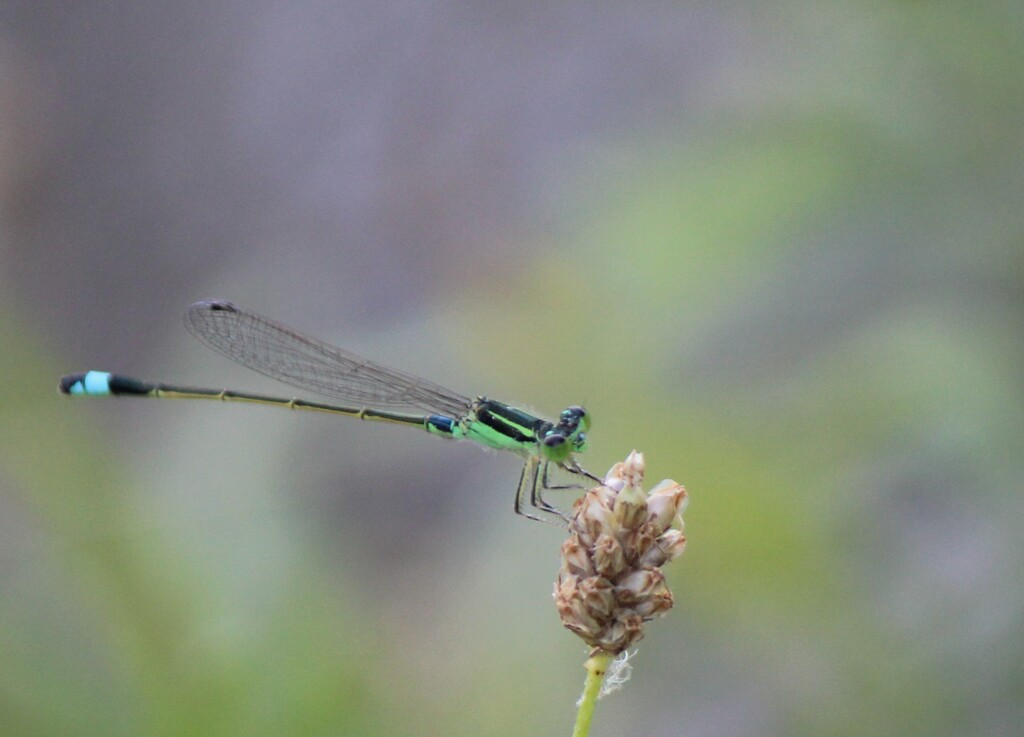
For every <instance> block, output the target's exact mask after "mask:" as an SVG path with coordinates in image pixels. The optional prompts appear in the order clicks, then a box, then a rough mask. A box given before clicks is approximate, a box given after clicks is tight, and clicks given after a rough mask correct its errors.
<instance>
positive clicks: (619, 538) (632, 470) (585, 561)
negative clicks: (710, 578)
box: [554, 451, 687, 655]
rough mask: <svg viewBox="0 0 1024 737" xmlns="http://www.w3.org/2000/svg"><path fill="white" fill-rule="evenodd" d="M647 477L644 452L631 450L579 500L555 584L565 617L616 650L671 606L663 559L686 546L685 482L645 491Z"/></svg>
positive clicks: (591, 640) (590, 638) (600, 645)
mask: <svg viewBox="0 0 1024 737" xmlns="http://www.w3.org/2000/svg"><path fill="white" fill-rule="evenodd" d="M643 477H644V457H643V454H642V453H637V452H636V451H633V452H632V453H630V454H629V456H628V457H627V458H626V460H625V461H623V462H621V463H616V464H615V465H614V466H612V468H611V470H610V471H609V472H608V475H607V476H606V477H605V480H604V483H603V484H602V485H601V486H597V487H594V488H593V489H590V490H589V491H587V492H586V494H584V495H583V497H582V498H580V499H579V500H577V501H576V503H575V504H574V505H573V517H572V520H571V521H570V523H569V539H568V540H566V541H565V543H563V545H562V568H561V570H560V571H559V574H558V581H557V583H556V584H555V594H554V596H555V606H556V607H557V609H558V615H559V616H560V617H561V619H562V624H564V625H565V626H566V628H568V629H570V630H572V631H573V632H575V633H576V634H577V635H579V636H580V637H581V638H583V640H584V641H585V642H586V643H587V644H588V645H590V646H591V647H594V648H596V649H599V650H603V651H605V652H607V653H609V654H612V655H614V654H617V653H620V652H622V651H623V650H625V649H626V648H627V647H629V646H630V645H632V644H633V643H634V642H636V641H637V640H639V639H640V638H641V637H643V623H644V622H647V621H650V620H652V619H656V618H657V617H661V616H663V615H664V614H665V613H666V612H667V611H668V610H669V609H671V608H672V592H671V591H669V589H668V585H667V584H666V583H665V574H664V573H662V571H661V566H663V565H664V564H665V563H667V562H668V561H670V560H672V559H673V558H675V557H677V556H678V555H679V554H680V553H682V552H683V548H684V547H685V546H686V537H685V536H684V535H683V518H682V512H683V509H685V507H686V501H687V498H686V490H685V489H683V487H682V486H680V485H679V484H677V483H676V482H675V481H662V482H661V483H660V484H658V485H657V486H656V487H654V489H653V490H652V491H651V493H650V494H646V493H644V491H643V489H642V487H641V484H642V483H643Z"/></svg>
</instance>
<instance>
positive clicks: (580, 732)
mask: <svg viewBox="0 0 1024 737" xmlns="http://www.w3.org/2000/svg"><path fill="white" fill-rule="evenodd" d="M611 660H612V656H611V655H609V654H608V653H606V652H602V651H598V652H596V653H595V654H593V655H591V656H590V658H588V659H587V662H586V663H584V664H583V667H584V668H586V669H587V680H586V681H584V683H583V696H581V697H580V706H579V711H577V712H576V726H575V727H573V730H572V737H587V735H588V734H590V720H591V718H592V717H593V716H594V706H595V704H597V695H598V694H599V693H600V692H601V681H603V680H604V674H605V671H607V670H608V664H609V663H610V662H611Z"/></svg>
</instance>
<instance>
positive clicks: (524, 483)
mask: <svg viewBox="0 0 1024 737" xmlns="http://www.w3.org/2000/svg"><path fill="white" fill-rule="evenodd" d="M539 464H540V459H539V458H537V457H536V456H530V457H529V458H527V459H526V463H525V464H523V470H522V472H521V473H520V474H519V486H518V488H516V499H515V506H514V509H515V512H516V514H518V515H520V516H521V517H526V518H527V519H532V520H534V521H535V522H544V523H546V524H549V525H554V526H556V527H565V522H563V521H559V522H555V521H554V520H552V519H549V518H545V517H538V516H537V515H535V514H530V513H529V512H527V511H525V510H524V509H523V498H524V497H525V496H526V489H527V487H529V489H530V506H531V507H533V508H535V509H537V510H539V511H542V512H548V513H549V514H557V515H558V516H559V517H561V518H562V519H563V520H564V518H565V516H564V515H563V514H562V513H561V512H559V511H558V510H557V509H555V508H554V507H551V506H550V505H548V504H547V502H544V503H543V504H544V506H540V505H538V504H537V471H538V470H539ZM546 468H547V464H545V469H546Z"/></svg>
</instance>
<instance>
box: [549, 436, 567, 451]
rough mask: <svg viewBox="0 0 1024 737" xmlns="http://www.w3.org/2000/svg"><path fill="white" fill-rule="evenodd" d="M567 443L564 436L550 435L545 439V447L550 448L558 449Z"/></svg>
mask: <svg viewBox="0 0 1024 737" xmlns="http://www.w3.org/2000/svg"><path fill="white" fill-rule="evenodd" d="M564 442H565V436H564V435H548V436H547V437H546V438H544V445H545V446H546V447H548V448H558V447H560V446H561V445H562V444H563V443H564Z"/></svg>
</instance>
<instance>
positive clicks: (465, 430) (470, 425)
mask: <svg viewBox="0 0 1024 737" xmlns="http://www.w3.org/2000/svg"><path fill="white" fill-rule="evenodd" d="M551 427H552V425H551V423H550V422H548V421H547V420H542V419H540V418H539V417H534V416H533V415H531V414H529V413H528V412H523V411H522V410H521V409H516V408H515V407H509V406H508V405H507V404H502V403H501V402H495V401H493V400H490V399H485V398H483V397H481V398H480V399H477V400H476V401H475V402H473V408H472V409H471V410H470V412H469V414H467V415H466V416H465V417H464V418H462V420H460V421H459V425H458V428H457V430H456V432H455V433H454V434H455V435H456V436H457V437H463V438H466V439H467V440H474V441H476V442H477V443H480V444H481V445H486V446H487V447H489V448H499V449H501V450H512V451H520V452H533V451H534V450H535V449H536V447H537V442H538V438H539V437H540V435H541V433H543V431H544V430H547V429H549V428H551Z"/></svg>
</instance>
